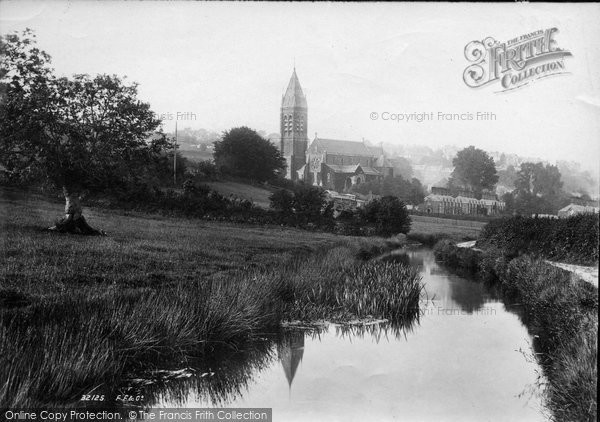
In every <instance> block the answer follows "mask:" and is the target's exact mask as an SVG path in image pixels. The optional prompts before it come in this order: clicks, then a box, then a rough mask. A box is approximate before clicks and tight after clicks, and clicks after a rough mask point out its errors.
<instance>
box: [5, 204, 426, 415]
mask: <svg viewBox="0 0 600 422" xmlns="http://www.w3.org/2000/svg"><path fill="white" fill-rule="evenodd" d="M61 209H62V206H61V204H54V203H49V202H46V201H44V200H42V199H40V198H37V199H36V198H33V199H31V198H30V199H27V198H16V197H12V198H6V197H4V198H2V200H1V201H0V210H1V214H0V221H2V230H3V235H2V237H1V239H2V256H3V258H4V265H3V266H2V267H0V403H2V406H36V405H46V406H47V405H51V404H58V405H65V404H67V403H71V402H73V401H77V400H78V398H79V397H80V396H81V395H82V394H86V393H89V392H93V393H94V394H106V395H107V397H114V395H113V394H112V393H113V391H112V389H114V388H115V387H116V386H118V385H119V383H120V382H121V380H123V379H124V378H127V377H128V376H130V375H131V374H132V373H137V372H139V371H143V370H144V369H147V368H148V367H155V366H158V367H160V366H161V365H163V364H167V363H168V364H169V365H175V366H177V365H178V364H180V365H185V364H186V363H187V362H189V361H190V360H192V359H193V360H198V359H200V360H202V359H208V358H209V357H211V356H215V355H216V354H218V353H220V351H223V350H232V349H239V348H243V347H244V346H245V345H247V344H250V343H251V342H253V341H254V340H255V339H257V338H259V337H260V336H261V335H263V334H264V333H265V332H270V331H273V330H277V328H278V327H279V326H280V324H281V322H283V321H287V320H303V321H312V320H318V319H329V320H338V321H343V320H346V319H354V318H363V317H366V316H372V317H375V318H389V319H391V320H393V321H395V322H396V323H398V324H402V323H404V322H405V321H407V320H410V319H411V318H414V317H415V316H416V314H417V313H418V300H419V294H420V292H421V284H420V280H419V279H418V277H417V275H416V273H415V272H414V271H413V270H411V269H409V268H407V267H405V266H402V265H400V264H394V263H389V262H388V263H385V262H375V261H369V259H370V258H371V257H373V256H376V255H377V254H379V253H381V252H382V251H384V250H385V249H386V248H387V247H388V244H387V243H386V242H385V241H382V240H378V239H370V240H368V241H367V240H362V239H355V238H346V237H341V236H334V235H330V234H323V233H309V232H305V231H301V230H293V229H281V228H276V227H275V228H273V227H272V228H259V227H252V226H248V225H234V224H220V223H214V222H206V221H198V220H186V219H175V218H160V217H157V216H147V215H142V214H136V215H123V214H119V213H116V212H111V211H94V210H86V216H87V218H88V221H89V222H90V223H91V224H93V225H94V226H96V227H100V228H102V229H104V230H106V231H107V232H108V233H109V236H108V237H95V238H87V237H78V236H69V235H57V234H51V233H47V232H44V231H42V230H41V229H42V228H44V227H47V226H49V225H50V224H51V223H52V221H53V219H55V218H56V217H57V216H59V215H60V214H61Z"/></svg>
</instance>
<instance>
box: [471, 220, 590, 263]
mask: <svg viewBox="0 0 600 422" xmlns="http://www.w3.org/2000/svg"><path fill="white" fill-rule="evenodd" d="M598 235H599V230H598V215H591V214H582V215H575V216H572V217H569V218H561V219H552V218H538V217H534V218H527V217H512V218H505V219H500V220H495V221H492V222H490V223H488V224H487V225H486V226H485V227H484V228H483V230H482V232H481V235H480V239H481V242H482V243H485V244H486V245H490V246H494V247H497V248H499V249H500V250H502V252H503V253H504V254H505V255H506V256H507V257H510V258H514V257H517V256H519V255H522V254H526V253H527V254H533V255H537V256H540V257H543V258H545V259H551V260H560V261H564V262H568V263H572V264H582V265H594V264H595V263H597V262H598Z"/></svg>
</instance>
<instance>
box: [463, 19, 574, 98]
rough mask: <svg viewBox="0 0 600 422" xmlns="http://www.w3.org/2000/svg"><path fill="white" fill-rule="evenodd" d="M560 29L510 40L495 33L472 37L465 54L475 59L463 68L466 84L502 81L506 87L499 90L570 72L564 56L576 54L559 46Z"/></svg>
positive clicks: (537, 32) (546, 30)
mask: <svg viewBox="0 0 600 422" xmlns="http://www.w3.org/2000/svg"><path fill="white" fill-rule="evenodd" d="M557 32H558V29H557V28H549V29H540V30H538V31H534V32H531V33H529V34H524V35H521V36H519V37H516V38H513V39H511V40H508V41H506V42H500V41H496V40H495V39H494V38H492V37H487V38H485V39H483V40H482V41H471V42H470V43H468V44H467V45H466V47H465V58H466V59H467V60H468V61H469V62H470V63H471V64H470V65H469V66H467V68H466V69H465V70H464V72H463V80H464V81H465V84H467V86H469V87H471V88H479V87H482V86H486V85H489V84H492V83H496V82H498V83H500V86H501V87H502V89H500V91H498V92H503V91H509V90H512V89H516V88H521V87H523V86H525V85H527V84H529V83H530V82H532V81H534V80H536V79H541V78H545V77H548V76H551V75H558V74H562V73H567V72H566V70H565V62H564V58H565V57H569V56H572V54H571V52H570V51H568V50H564V49H561V48H559V47H558V45H557V42H556V40H555V36H556V34H557Z"/></svg>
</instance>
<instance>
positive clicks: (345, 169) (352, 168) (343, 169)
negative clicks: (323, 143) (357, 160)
mask: <svg viewBox="0 0 600 422" xmlns="http://www.w3.org/2000/svg"><path fill="white" fill-rule="evenodd" d="M325 165H326V166H327V167H329V168H330V169H331V170H332V171H333V172H334V173H352V174H355V173H356V171H357V170H358V169H359V168H361V167H360V164H350V165H347V166H340V165H337V164H325Z"/></svg>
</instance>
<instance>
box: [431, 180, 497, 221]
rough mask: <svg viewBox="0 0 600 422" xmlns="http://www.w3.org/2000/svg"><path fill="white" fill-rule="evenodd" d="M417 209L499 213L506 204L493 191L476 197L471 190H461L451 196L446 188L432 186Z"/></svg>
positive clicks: (436, 211) (434, 212) (485, 213)
mask: <svg viewBox="0 0 600 422" xmlns="http://www.w3.org/2000/svg"><path fill="white" fill-rule="evenodd" d="M419 209H420V211H422V212H425V213H427V214H446V215H499V214H502V213H503V212H504V210H505V209H506V204H505V203H504V201H500V200H498V198H497V197H496V195H495V194H493V193H484V194H483V195H482V198H481V199H477V198H475V196H474V195H473V194H472V193H471V192H467V191H461V192H459V193H458V195H456V196H453V195H452V194H451V193H450V191H449V190H448V189H445V188H438V187H432V188H431V194H429V195H427V196H426V197H425V201H424V202H423V204H422V205H420V206H419Z"/></svg>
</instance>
